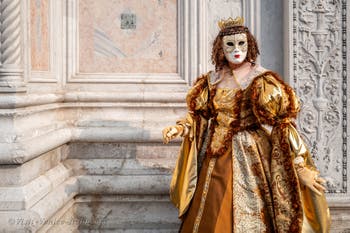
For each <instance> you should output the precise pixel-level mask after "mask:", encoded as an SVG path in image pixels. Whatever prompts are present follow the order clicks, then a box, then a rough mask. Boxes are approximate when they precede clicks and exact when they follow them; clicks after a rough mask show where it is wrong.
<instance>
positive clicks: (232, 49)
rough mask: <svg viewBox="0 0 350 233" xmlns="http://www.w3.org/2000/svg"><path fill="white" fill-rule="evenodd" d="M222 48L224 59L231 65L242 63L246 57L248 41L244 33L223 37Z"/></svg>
mask: <svg viewBox="0 0 350 233" xmlns="http://www.w3.org/2000/svg"><path fill="white" fill-rule="evenodd" d="M222 47H223V49H224V54H225V57H226V59H227V60H228V61H229V62H231V63H233V64H240V63H242V62H243V61H244V60H245V58H246V57H247V52H248V40H247V35H246V34H245V33H240V34H234V35H229V36H224V37H223V38H222Z"/></svg>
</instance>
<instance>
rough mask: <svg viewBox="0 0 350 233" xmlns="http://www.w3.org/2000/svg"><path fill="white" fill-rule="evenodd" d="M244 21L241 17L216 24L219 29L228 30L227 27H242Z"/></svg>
mask: <svg viewBox="0 0 350 233" xmlns="http://www.w3.org/2000/svg"><path fill="white" fill-rule="evenodd" d="M243 23H244V19H243V18H242V17H239V16H237V17H236V18H235V19H232V18H231V17H230V18H228V19H227V20H224V19H222V20H220V21H219V22H218V25H219V27H220V29H221V30H222V29H224V28H228V27H235V26H243Z"/></svg>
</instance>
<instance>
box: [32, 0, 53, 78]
mask: <svg viewBox="0 0 350 233" xmlns="http://www.w3.org/2000/svg"><path fill="white" fill-rule="evenodd" d="M30 40H31V67H32V70H36V71H49V69H50V65H49V64H50V42H49V0H30Z"/></svg>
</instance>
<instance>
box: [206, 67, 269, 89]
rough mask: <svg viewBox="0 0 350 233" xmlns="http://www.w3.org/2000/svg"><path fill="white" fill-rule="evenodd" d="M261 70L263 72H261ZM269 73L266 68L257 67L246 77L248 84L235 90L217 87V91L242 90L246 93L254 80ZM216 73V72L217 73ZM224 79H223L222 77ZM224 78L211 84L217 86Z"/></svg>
mask: <svg viewBox="0 0 350 233" xmlns="http://www.w3.org/2000/svg"><path fill="white" fill-rule="evenodd" d="M259 69H261V70H259ZM214 72H215V71H211V73H214ZM266 72H268V70H266V69H265V68H263V67H262V66H260V65H258V64H257V65H256V66H255V67H254V68H253V69H252V70H251V71H249V72H248V74H247V75H245V78H247V79H248V81H247V82H246V84H244V85H242V84H240V85H241V87H235V88H229V87H220V88H219V87H217V88H216V89H221V90H241V91H244V90H246V89H247V88H248V87H249V86H250V85H251V84H252V83H253V81H254V79H255V78H256V77H258V76H260V75H262V74H263V73H266ZM215 73H216V72H215ZM222 78H223V77H222ZM222 78H218V79H217V80H215V81H214V82H213V83H211V85H214V86H215V85H217V84H218V83H219V82H220V81H221V79H222Z"/></svg>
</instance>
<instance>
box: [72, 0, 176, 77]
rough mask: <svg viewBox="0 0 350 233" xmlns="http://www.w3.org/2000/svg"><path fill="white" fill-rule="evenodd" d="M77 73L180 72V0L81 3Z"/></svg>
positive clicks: (104, 0)
mask: <svg viewBox="0 0 350 233" xmlns="http://www.w3.org/2000/svg"><path fill="white" fill-rule="evenodd" d="M78 7H79V12H78V13H79V16H78V18H79V38H78V40H79V48H78V49H79V72H81V73H176V72H177V1H176V0H166V1H165V0H144V1H139V0H115V1H109V0H101V1H94V0H81V1H79V6H78Z"/></svg>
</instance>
